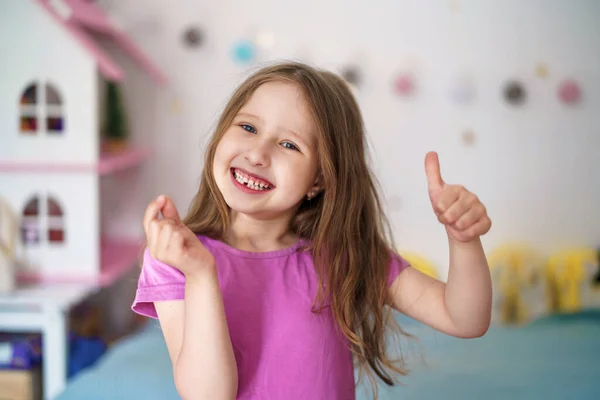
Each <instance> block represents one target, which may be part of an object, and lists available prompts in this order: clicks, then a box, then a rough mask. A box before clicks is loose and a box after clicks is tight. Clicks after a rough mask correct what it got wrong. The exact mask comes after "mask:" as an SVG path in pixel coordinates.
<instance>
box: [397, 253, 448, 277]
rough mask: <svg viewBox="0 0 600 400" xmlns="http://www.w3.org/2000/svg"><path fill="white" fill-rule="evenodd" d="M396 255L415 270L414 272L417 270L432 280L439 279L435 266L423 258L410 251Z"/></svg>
mask: <svg viewBox="0 0 600 400" xmlns="http://www.w3.org/2000/svg"><path fill="white" fill-rule="evenodd" d="M398 254H400V255H401V256H402V258H404V259H405V260H406V261H408V263H409V264H410V265H411V267H413V268H415V269H416V270H419V271H421V272H422V273H424V274H425V275H428V276H430V277H432V278H435V279H440V278H439V273H438V270H437V268H436V267H435V265H434V264H433V263H432V262H431V261H429V260H427V259H426V258H425V257H423V256H421V255H419V254H417V253H414V252H410V251H402V252H398Z"/></svg>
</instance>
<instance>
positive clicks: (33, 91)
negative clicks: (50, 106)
mask: <svg viewBox="0 0 600 400" xmlns="http://www.w3.org/2000/svg"><path fill="white" fill-rule="evenodd" d="M37 87H38V84H37V82H34V83H32V84H30V85H29V86H27V88H26V89H25V91H24V92H23V94H22V95H21V102H20V103H21V124H20V126H21V133H23V134H30V135H31V134H35V133H36V132H37V127H38V119H37V110H36V108H37V103H38V91H37Z"/></svg>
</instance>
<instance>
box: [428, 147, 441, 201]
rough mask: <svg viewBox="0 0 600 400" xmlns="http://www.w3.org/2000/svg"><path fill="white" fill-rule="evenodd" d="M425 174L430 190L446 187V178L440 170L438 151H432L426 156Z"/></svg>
mask: <svg viewBox="0 0 600 400" xmlns="http://www.w3.org/2000/svg"><path fill="white" fill-rule="evenodd" d="M425 175H426V176H427V184H428V187H429V191H438V190H441V189H442V188H443V187H444V180H443V179H442V174H441V172H440V161H439V158H438V155H437V153H436V152H433V151H430V152H429V153H427V155H426V156H425Z"/></svg>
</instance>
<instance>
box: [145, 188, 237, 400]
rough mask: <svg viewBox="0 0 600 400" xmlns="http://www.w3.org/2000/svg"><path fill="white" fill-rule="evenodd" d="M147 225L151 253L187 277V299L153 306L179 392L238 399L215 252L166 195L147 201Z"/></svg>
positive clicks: (186, 396)
mask: <svg viewBox="0 0 600 400" xmlns="http://www.w3.org/2000/svg"><path fill="white" fill-rule="evenodd" d="M161 215H162V218H161ZM144 229H145V231H146V237H147V242H148V251H149V253H150V255H151V256H152V257H153V258H154V259H156V260H157V261H160V262H162V263H164V264H166V265H169V266H172V267H173V268H175V269H177V270H179V271H180V272H181V273H182V274H183V275H184V276H185V295H184V300H183V301H181V300H177V301H156V302H155V304H154V307H155V309H156V313H157V316H158V319H159V320H160V324H161V326H162V329H163V334H164V336H165V341H166V342H167V348H168V350H169V355H170V357H171V362H172V364H173V374H174V380H175V386H176V387H177V391H178V392H179V395H180V396H181V397H182V398H183V399H185V400H191V399H216V400H230V399H235V398H236V396H237V386H238V374H237V366H236V362H235V356H234V353H233V347H232V345H231V339H230V337H229V329H228V327H227V320H226V317H225V310H224V305H223V298H222V294H221V289H220V287H219V280H218V275H217V267H216V264H215V259H214V257H213V255H212V254H211V253H210V252H209V251H208V250H207V249H206V248H205V247H204V245H202V243H201V242H200V240H198V237H197V236H196V234H194V233H193V232H192V231H191V230H190V229H189V228H188V227H187V226H186V225H185V224H184V223H183V222H182V221H181V218H180V217H179V213H178V212H177V208H176V207H175V204H174V203H173V201H172V200H171V199H170V198H168V197H166V196H159V197H158V198H157V199H156V200H154V201H153V202H151V203H150V204H149V205H148V207H147V209H146V213H145V214H144Z"/></svg>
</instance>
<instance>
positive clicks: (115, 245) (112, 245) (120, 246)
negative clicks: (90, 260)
mask: <svg viewBox="0 0 600 400" xmlns="http://www.w3.org/2000/svg"><path fill="white" fill-rule="evenodd" d="M143 250H144V242H143V241H141V240H140V241H135V242H127V241H116V240H114V241H111V240H105V241H103V242H102V255H101V259H102V273H101V274H100V277H99V278H98V283H99V284H100V285H101V286H109V285H110V284H112V283H113V282H115V281H116V280H117V279H119V278H120V277H121V276H123V275H124V274H125V273H127V272H128V271H129V270H131V269H132V268H139V267H140V266H141V264H140V263H141V261H142V256H143Z"/></svg>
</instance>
